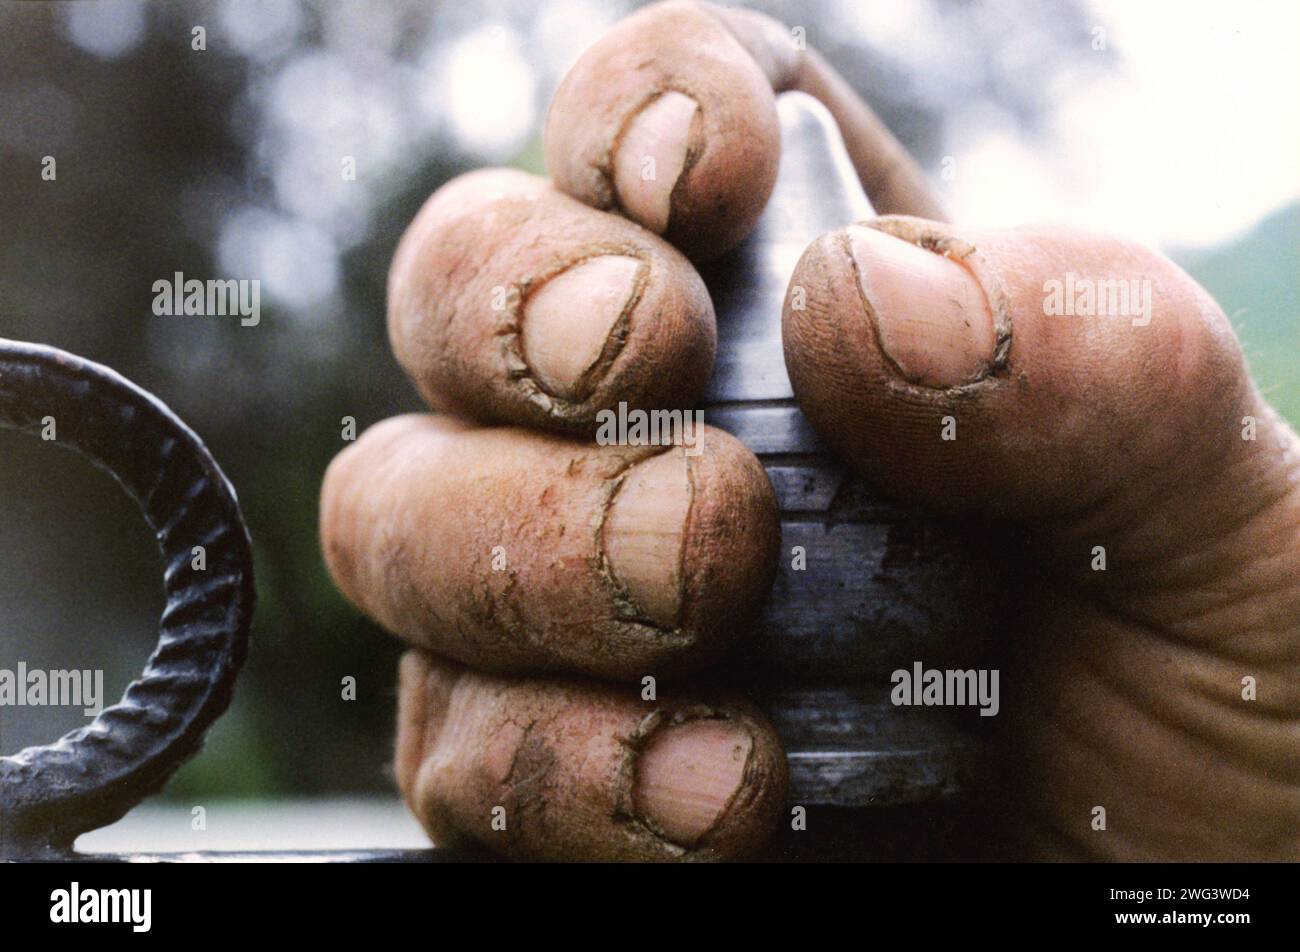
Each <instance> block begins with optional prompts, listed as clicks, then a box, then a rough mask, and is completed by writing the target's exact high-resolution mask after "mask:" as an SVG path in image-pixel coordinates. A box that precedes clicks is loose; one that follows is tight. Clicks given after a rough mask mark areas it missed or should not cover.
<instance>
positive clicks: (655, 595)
mask: <svg viewBox="0 0 1300 952" xmlns="http://www.w3.org/2000/svg"><path fill="white" fill-rule="evenodd" d="M686 466H687V464H686V456H685V454H684V453H683V452H682V451H681V450H680V449H670V450H668V451H667V452H664V453H660V454H659V455H658V456H652V457H650V459H648V460H644V461H643V462H640V463H637V464H636V465H635V466H633V467H632V468H631V469H630V470H628V472H627V474H626V475H625V476H624V477H623V483H622V485H621V486H619V488H618V491H617V492H616V493H615V495H614V499H613V501H612V502H611V503H610V506H609V511H608V512H607V513H606V514H605V526H604V537H603V542H604V551H605V558H606V560H607V563H608V567H609V569H610V571H611V572H612V573H613V575H614V578H615V579H616V580H617V581H618V582H619V583H620V584H621V585H622V587H623V589H624V590H625V591H626V593H627V595H628V597H629V598H630V599H631V601H632V603H633V607H634V608H635V609H636V611H637V614H638V615H640V616H642V617H644V618H646V619H647V620H648V621H650V622H651V623H653V624H655V625H657V626H659V627H661V628H674V627H676V625H677V614H678V611H679V609H680V608H681V602H682V591H681V589H682V541H683V539H684V537H685V535H686V517H687V515H689V513H690V508H691V484H690V476H689V474H688V473H687V469H686Z"/></svg>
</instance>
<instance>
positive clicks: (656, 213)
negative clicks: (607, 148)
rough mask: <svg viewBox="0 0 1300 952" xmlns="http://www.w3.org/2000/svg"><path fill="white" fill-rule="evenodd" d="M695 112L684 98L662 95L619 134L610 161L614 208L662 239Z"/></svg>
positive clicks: (695, 106) (691, 101)
mask: <svg viewBox="0 0 1300 952" xmlns="http://www.w3.org/2000/svg"><path fill="white" fill-rule="evenodd" d="M699 108H700V107H699V104H698V103H697V102H696V101H695V100H694V99H692V98H691V97H690V96H685V95H683V94H682V93H678V92H666V93H664V94H663V95H662V96H660V97H659V98H658V99H655V100H654V101H653V102H651V103H650V104H649V105H648V106H646V107H645V108H644V109H642V110H641V111H640V112H639V113H638V114H637V116H636V118H634V119H633V120H632V122H631V124H629V125H628V127H627V129H626V130H624V132H623V136H622V139H621V141H620V142H619V145H618V153H617V154H616V155H615V156H614V188H615V190H616V191H617V192H618V200H619V203H620V204H621V205H622V206H623V210H624V211H625V212H627V214H629V215H631V216H632V218H633V219H635V220H636V221H638V222H640V223H641V224H642V225H644V226H645V227H646V228H649V229H650V230H651V231H653V232H655V233H656V234H663V232H664V230H665V229H666V228H667V227H668V216H669V213H670V212H671V210H672V208H671V205H672V194H673V187H674V186H675V185H676V184H677V179H678V178H679V177H680V176H681V174H682V168H683V167H684V166H685V165H686V151H687V148H688V147H689V145H690V135H691V123H692V122H693V121H694V120H695V113H696V112H697V111H698V110H699Z"/></svg>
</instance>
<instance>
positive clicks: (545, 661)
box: [321, 415, 777, 679]
mask: <svg viewBox="0 0 1300 952" xmlns="http://www.w3.org/2000/svg"><path fill="white" fill-rule="evenodd" d="M665 454H668V455H671V456H673V457H675V461H673V462H669V461H668V460H664V462H667V463H668V465H669V466H670V467H671V468H672V474H671V475H669V474H665V476H667V477H668V478H673V479H674V480H675V478H676V476H677V475H680V478H681V480H682V488H683V489H684V490H685V491H686V492H687V493H688V496H687V499H686V503H687V506H686V508H685V510H684V511H683V510H681V509H678V508H676V507H673V509H672V511H671V512H668V513H661V512H659V511H658V510H656V511H654V512H650V513H646V516H647V517H648V518H651V519H658V518H660V517H662V518H676V519H678V520H681V519H682V517H683V516H684V517H685V522H684V526H685V531H684V533H682V534H681V535H680V537H679V538H677V537H675V544H674V548H675V551H674V552H672V553H668V554H667V556H666V560H667V559H674V560H675V565H672V566H670V567H667V568H668V570H667V571H666V572H665V573H664V574H662V576H660V575H656V576H655V578H653V579H651V580H650V584H655V583H658V584H662V585H663V586H666V587H668V588H669V589H670V591H669V592H666V593H660V592H657V591H654V592H651V591H646V590H645V588H644V586H643V587H642V590H641V591H640V592H638V591H637V590H636V588H635V585H633V591H631V592H629V590H628V588H627V584H626V583H628V581H629V579H628V574H629V573H628V568H629V566H628V564H627V560H628V559H629V558H635V555H632V556H628V555H627V554H626V553H624V552H622V551H619V550H618V548H617V546H616V545H611V540H610V534H609V530H610V524H611V523H612V522H616V521H619V520H620V519H622V518H624V517H622V516H620V514H619V509H620V507H621V505H622V502H621V500H622V497H623V494H624V492H625V490H624V486H625V485H628V484H629V482H628V481H629V480H631V479H634V478H635V476H636V474H637V472H638V470H639V469H640V468H642V467H645V466H647V465H652V463H653V462H654V461H657V460H658V459H659V458H660V457H662V456H664V455H665ZM657 485H658V484H655V486H652V487H651V488H650V492H651V493H652V496H651V499H650V500H649V501H650V502H651V503H653V502H655V501H656V499H658V498H662V497H663V496H664V495H666V490H657V489H656V487H657ZM640 512H641V511H640V510H638V515H639V514H640ZM321 535H322V540H323V547H324V551H325V558H326V563H327V564H328V566H329V569H330V572H331V574H332V575H333V577H334V580H335V582H336V583H337V584H338V585H339V588H340V589H342V591H343V592H344V593H345V594H346V595H347V596H348V597H349V598H350V599H351V600H352V601H353V602H354V603H355V604H357V605H358V606H360V607H361V608H363V609H364V610H365V611H366V612H367V613H368V614H370V615H371V616H372V617H374V618H375V619H376V620H377V621H378V622H380V624H382V625H384V627H386V628H387V629H389V630H390V631H392V632H394V633H395V634H398V635H400V636H401V637H402V638H404V639H405V640H407V641H408V642H410V643H411V644H414V645H417V646H420V647H425V648H429V649H432V650H434V651H437V652H439V653H440V654H442V655H445V656H447V657H451V658H456V659H458V660H460V661H463V662H465V663H468V664H473V665H475V666H477V667H479V668H481V669H484V670H491V671H516V672H520V671H568V672H580V673H586V674H594V675H598V676H600V677H606V678H617V679H630V678H640V677H642V676H644V675H646V674H663V673H670V672H677V671H682V670H685V669H688V668H698V667H699V666H700V665H702V664H704V663H706V662H708V661H710V660H712V659H714V658H716V657H717V656H718V655H719V654H720V653H721V652H722V651H723V650H725V649H726V648H728V647H730V646H732V645H734V644H735V642H736V641H737V639H738V638H740V637H741V636H742V635H744V634H745V633H746V632H747V631H748V624H749V621H750V620H751V619H752V617H753V613H754V612H755V611H756V610H757V609H758V607H759V606H760V605H761V601H762V598H763V596H764V595H765V594H766V592H767V589H768V588H769V587H770V585H771V583H772V576H773V573H774V570H775V560H776V552H775V549H776V545H777V523H776V499H775V496H774V495H773V492H772V487H771V484H770V483H769V482H768V480H767V476H766V474H765V473H764V472H763V469H762V467H761V466H759V464H758V461H757V460H756V459H754V457H753V455H752V454H751V453H750V452H749V451H748V450H746V449H745V448H744V446H742V445H741V444H740V443H739V442H738V441H737V440H736V439H735V438H734V437H732V436H729V435H728V434H726V433H723V432H722V431H720V430H715V429H712V428H706V429H705V431H704V434H703V438H702V443H701V447H700V452H699V455H697V456H686V455H685V453H684V451H683V449H682V448H680V447H672V448H664V447H654V446H639V447H628V446H607V447H601V446H597V445H595V444H590V443H584V442H580V441H577V440H570V439H567V438H563V437H556V436H545V435H542V434H539V433H533V432H530V431H527V430H516V429H508V428H499V429H475V428H472V427H469V426H467V425H465V424H463V423H459V422H457V421H455V420H453V419H451V418H448V417H437V416H420V415H411V416H403V417H394V418H393V419H390V420H386V421H385V422H383V423H381V424H379V425H377V426H375V427H372V428H371V429H370V430H367V431H366V432H365V433H364V434H363V435H362V437H361V439H359V440H358V441H357V442H356V443H355V444H354V445H353V446H351V447H349V448H348V449H347V450H345V451H344V452H343V453H341V454H339V456H338V458H337V459H336V460H335V461H334V462H333V464H332V465H331V466H330V469H329V472H328V473H327V474H326V477H325V485H324V488H323V490H322V499H321ZM656 551H657V550H656ZM494 561H495V563H496V564H495V567H494ZM660 594H664V595H665V596H667V597H664V598H660V597H658V596H659V595H660ZM638 596H639V597H638ZM646 601H649V602H651V604H650V605H649V606H647V605H646V604H643V602H646Z"/></svg>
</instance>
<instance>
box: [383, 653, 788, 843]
mask: <svg viewBox="0 0 1300 952" xmlns="http://www.w3.org/2000/svg"><path fill="white" fill-rule="evenodd" d="M698 718H705V719H721V720H725V721H727V722H729V723H731V724H733V725H735V726H736V727H737V728H738V729H740V730H741V731H743V732H744V734H746V735H748V737H749V738H750V739H751V740H752V744H751V746H750V747H749V749H748V753H747V755H746V759H745V765H744V779H743V781H742V783H741V785H740V787H739V788H738V789H737V791H736V793H735V794H734V796H733V797H732V798H731V800H730V801H729V802H728V804H727V806H726V808H725V810H724V812H723V814H722V816H721V817H719V818H718V820H717V821H715V823H714V824H713V825H712V826H711V827H710V828H709V829H708V830H707V831H706V832H705V833H703V834H702V835H701V836H699V838H698V839H696V840H694V841H693V842H690V843H686V844H680V843H675V842H673V841H672V840H671V839H669V838H668V837H667V836H665V835H664V834H663V832H662V831H661V830H659V829H657V828H656V827H655V825H654V824H653V822H651V821H649V820H648V819H647V818H646V816H645V815H644V813H643V811H642V809H641V806H640V804H639V802H638V797H637V787H638V779H639V778H638V764H639V759H640V757H641V752H642V750H643V748H644V747H645V745H646V743H647V742H648V741H649V740H650V739H651V737H652V736H653V735H654V734H655V733H656V732H658V731H661V730H664V729H665V728H667V727H668V726H669V725H671V724H675V723H680V722H682V721H684V720H691V719H698ZM396 772H397V782H398V785H399V786H400V787H401V790H402V794H403V796H405V798H406V801H407V803H408V804H409V805H410V807H411V810H412V812H413V813H414V814H415V816H416V817H417V818H418V819H419V820H420V822H421V823H422V824H423V825H424V828H425V829H426V830H428V832H429V835H430V836H431V837H432V838H433V840H434V841H435V842H437V843H441V844H444V845H456V844H460V843H465V842H467V841H468V842H477V843H478V844H480V845H483V846H487V847H490V848H491V849H493V850H496V851H497V852H501V853H505V854H506V855H508V856H513V857H516V858H520V859H552V860H595V861H609V860H653V861H660V860H677V861H682V860H685V861H701V860H705V861H707V860H718V859H734V858H738V857H742V856H745V855H747V854H751V853H753V852H754V851H755V850H756V849H757V848H759V847H760V846H761V844H762V842H763V840H764V839H765V838H766V836H767V834H768V832H769V831H770V830H771V828H772V826H773V824H774V823H775V822H776V820H777V817H778V815H779V814H780V813H781V812H782V811H783V809H784V807H785V787H786V766H785V756H784V754H783V753H782V752H781V744H780V741H779V740H778V739H777V736H776V734H775V733H774V732H773V731H772V729H771V728H770V727H768V726H767V725H766V724H765V723H764V722H763V721H762V719H761V717H760V716H759V715H758V714H756V713H755V712H754V711H753V709H752V708H750V707H749V706H748V705H746V704H745V703H744V702H743V701H741V700H739V699H736V698H730V699H728V698H710V697H704V698H701V699H698V700H695V701H687V702H676V703H674V702H671V701H667V700H665V701H664V702H662V703H660V704H658V705H654V706H649V705H646V704H645V703H644V702H643V701H641V700H640V698H639V697H638V695H637V693H636V691H634V690H631V689H616V688H610V687H602V686H598V685H592V684H584V683H579V682H570V681H548V682H542V683H539V682H537V681H532V680H527V679H522V678H507V677H494V676H491V675H481V674H476V673H474V672H471V671H467V670H465V669H464V668H461V667H459V666H457V665H453V664H447V663H445V662H439V661H437V660H436V659H434V658H433V657H432V656H430V655H427V654H425V653H423V652H419V651H412V652H410V653H409V654H407V655H406V657H405V658H403V660H402V671H401V707H400V710H399V713H398V734H397V755H396ZM494 807H498V808H500V810H499V811H498V814H497V816H498V817H500V818H501V819H503V820H504V825H505V828H504V829H498V828H494V827H493V822H492V821H493V808H494ZM498 823H500V820H499V821H498Z"/></svg>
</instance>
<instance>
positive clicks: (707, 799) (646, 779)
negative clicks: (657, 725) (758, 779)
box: [636, 720, 754, 847]
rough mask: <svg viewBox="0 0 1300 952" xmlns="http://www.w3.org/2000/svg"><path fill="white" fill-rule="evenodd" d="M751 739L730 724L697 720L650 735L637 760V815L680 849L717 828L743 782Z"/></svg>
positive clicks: (741, 730) (752, 742)
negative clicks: (719, 820)
mask: <svg viewBox="0 0 1300 952" xmlns="http://www.w3.org/2000/svg"><path fill="white" fill-rule="evenodd" d="M753 746H754V739H753V737H751V736H750V735H749V733H748V732H747V731H745V730H743V729H742V728H739V727H737V726H736V725H734V724H732V723H730V722H728V721H720V720H696V721H686V722H685V723H682V724H675V725H673V726H671V727H666V728H664V729H663V730H661V731H659V732H658V733H656V734H653V735H652V736H651V737H650V740H649V742H648V743H647V744H646V747H645V749H644V750H642V751H641V756H640V758H639V760H638V761H637V778H636V804H637V810H638V812H639V813H640V815H641V816H642V817H643V818H645V819H646V820H648V821H649V822H650V823H651V824H652V825H653V826H654V827H655V828H656V829H658V830H659V831H660V832H662V833H663V835H664V836H666V837H667V838H668V839H670V840H672V841H673V842H674V843H676V844H678V845H679V846H686V847H690V846H694V845H695V843H696V842H697V841H698V840H699V839H700V837H702V836H703V835H704V834H705V833H707V832H709V830H711V829H713V827H714V826H715V825H716V824H717V822H718V819H719V818H720V817H721V816H722V814H723V813H724V812H725V811H726V809H727V806H728V805H729V804H730V803H731V801H732V799H733V798H734V797H735V795H736V791H737V790H739V789H740V786H741V784H742V783H744V780H745V764H746V762H747V761H748V760H749V752H750V751H751V750H752V749H753Z"/></svg>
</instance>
